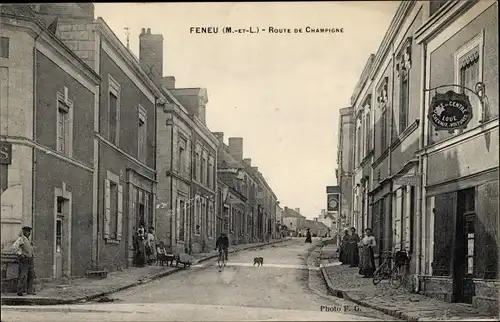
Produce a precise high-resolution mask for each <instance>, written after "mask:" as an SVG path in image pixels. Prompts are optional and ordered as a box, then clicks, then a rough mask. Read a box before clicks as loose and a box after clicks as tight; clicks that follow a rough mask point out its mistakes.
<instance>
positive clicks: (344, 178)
mask: <svg viewBox="0 0 500 322" xmlns="http://www.w3.org/2000/svg"><path fill="white" fill-rule="evenodd" d="M354 124H355V123H354V115H353V109H352V107H346V108H342V109H340V111H339V127H338V141H337V142H338V143H337V169H336V171H335V175H336V177H337V184H338V186H339V187H340V194H341V198H342V199H341V202H340V208H341V209H340V214H341V215H342V216H343V217H345V218H346V222H347V224H348V225H349V226H357V223H356V222H355V220H354V218H355V217H354V214H353V212H352V195H353V189H352V180H353V177H352V175H353V147H354V142H353V139H354Z"/></svg>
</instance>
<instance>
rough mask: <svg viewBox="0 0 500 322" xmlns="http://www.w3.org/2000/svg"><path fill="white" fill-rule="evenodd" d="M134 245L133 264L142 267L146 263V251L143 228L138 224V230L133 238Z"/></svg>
mask: <svg viewBox="0 0 500 322" xmlns="http://www.w3.org/2000/svg"><path fill="white" fill-rule="evenodd" d="M134 239H135V240H134V245H135V264H136V266H139V267H143V266H144V264H145V263H146V249H145V245H144V239H145V234H144V226H143V224H140V226H139V229H137V231H136V233H135V238H134Z"/></svg>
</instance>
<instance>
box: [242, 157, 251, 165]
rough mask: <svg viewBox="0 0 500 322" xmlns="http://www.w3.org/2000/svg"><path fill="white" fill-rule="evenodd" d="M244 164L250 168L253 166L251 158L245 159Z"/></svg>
mask: <svg viewBox="0 0 500 322" xmlns="http://www.w3.org/2000/svg"><path fill="white" fill-rule="evenodd" d="M243 162H245V163H246V164H247V165H248V166H249V167H251V166H252V159H250V158H245V159H243Z"/></svg>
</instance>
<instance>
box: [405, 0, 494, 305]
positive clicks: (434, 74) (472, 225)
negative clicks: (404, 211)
mask: <svg viewBox="0 0 500 322" xmlns="http://www.w3.org/2000/svg"><path fill="white" fill-rule="evenodd" d="M421 10H422V19H423V24H422V25H421V27H420V28H419V29H418V30H416V32H415V42H416V43H417V44H418V46H419V51H420V52H422V55H424V56H423V57H422V58H423V60H422V63H421V64H420V65H421V66H419V69H420V70H419V71H418V72H417V73H418V74H421V79H420V83H419V84H418V86H419V87H420V88H421V90H425V91H422V92H421V93H420V96H419V97H418V98H416V99H415V101H414V102H415V104H418V106H420V118H421V120H422V123H423V127H421V131H420V132H419V135H420V136H421V146H420V153H418V155H417V157H418V158H419V159H420V160H421V163H420V170H419V172H420V173H423V177H422V181H423V182H422V185H421V186H420V189H421V190H420V200H421V204H418V206H419V208H420V209H421V216H419V217H418V221H419V222H418V227H419V228H420V229H419V230H418V231H417V232H418V235H419V242H420V243H419V244H418V247H417V248H418V250H419V252H418V254H417V255H418V257H419V258H420V259H421V260H420V261H419V263H418V266H417V272H418V273H419V275H421V281H422V283H421V284H422V285H421V289H422V290H423V291H424V292H425V293H427V294H429V295H432V296H436V297H439V298H444V299H446V300H450V301H455V302H467V303H473V304H474V305H475V306H478V307H481V308H482V309H485V310H486V309H491V310H492V311H494V312H495V313H497V312H498V289H499V287H500V283H499V276H498V269H499V268H498V267H499V266H498V254H499V252H498V249H499V237H498V236H499V211H498V209H499V204H498V200H499V197H498V189H499V188H498V185H499V184H498V164H499V157H498V155H499V136H498V126H499V124H498V114H499V108H498V97H499V92H498V85H497V83H498V58H499V57H498V2H496V1H447V2H446V1H441V2H437V1H432V2H430V3H429V2H425V3H423V4H422V8H421ZM412 69H413V66H412ZM478 83H479V84H480V85H481V84H482V85H483V86H478ZM449 85H453V86H449ZM440 86H443V87H442V88H440ZM450 90H451V91H454V92H455V93H457V94H465V95H466V97H467V99H468V101H469V105H470V108H469V109H468V110H467V111H468V114H469V115H470V116H471V117H470V118H468V119H467V123H465V124H464V125H466V127H465V128H458V129H451V130H450V129H449V128H448V129H444V130H443V128H438V126H437V125H436V124H435V123H433V122H431V121H429V120H428V119H427V118H426V116H427V115H428V114H432V113H433V110H432V109H433V105H432V100H433V99H435V98H436V97H437V96H438V95H439V94H443V93H446V92H447V91H450ZM410 98H411V97H410ZM457 115H458V114H457ZM444 121H445V122H446V120H444ZM438 125H440V124H438ZM451 125H453V124H451Z"/></svg>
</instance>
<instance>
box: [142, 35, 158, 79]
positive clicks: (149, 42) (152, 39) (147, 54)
mask: <svg viewBox="0 0 500 322" xmlns="http://www.w3.org/2000/svg"><path fill="white" fill-rule="evenodd" d="M139 61H140V63H141V66H142V68H143V69H144V71H145V72H146V74H147V75H148V76H149V78H151V79H152V80H153V82H154V83H155V84H156V85H158V86H161V85H162V77H163V35H159V34H158V35H155V34H151V28H148V29H147V30H146V31H145V29H144V28H142V29H141V34H140V35H139Z"/></svg>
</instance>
